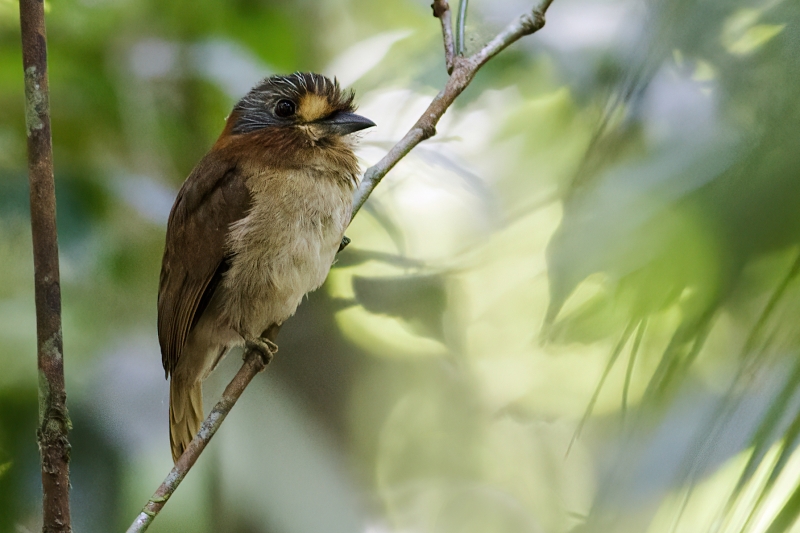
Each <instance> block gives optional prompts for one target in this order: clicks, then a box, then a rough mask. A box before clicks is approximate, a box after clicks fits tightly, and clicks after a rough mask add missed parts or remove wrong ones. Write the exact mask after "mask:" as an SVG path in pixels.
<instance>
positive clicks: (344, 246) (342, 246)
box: [336, 235, 350, 253]
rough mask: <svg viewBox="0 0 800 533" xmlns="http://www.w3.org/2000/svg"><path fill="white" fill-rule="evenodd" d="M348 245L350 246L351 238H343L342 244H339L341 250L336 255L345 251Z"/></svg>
mask: <svg viewBox="0 0 800 533" xmlns="http://www.w3.org/2000/svg"><path fill="white" fill-rule="evenodd" d="M348 244H350V237H348V236H347V235H345V236H344V237H342V242H341V243H340V244H339V249H338V250H337V251H336V253H339V252H341V251H342V250H344V249H345V248H346V247H347V245H348Z"/></svg>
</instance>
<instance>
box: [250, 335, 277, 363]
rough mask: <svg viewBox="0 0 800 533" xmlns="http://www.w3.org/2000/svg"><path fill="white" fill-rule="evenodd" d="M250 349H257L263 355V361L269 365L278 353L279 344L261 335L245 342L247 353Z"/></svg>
mask: <svg viewBox="0 0 800 533" xmlns="http://www.w3.org/2000/svg"><path fill="white" fill-rule="evenodd" d="M250 350H253V351H255V352H256V353H258V355H260V356H261V361H262V362H263V363H264V366H267V365H269V364H270V362H271V361H272V357H273V356H274V355H275V354H276V353H278V345H277V344H275V343H274V342H272V341H271V340H269V339H265V338H264V337H259V338H256V339H251V340H248V341H246V342H245V353H247V352H249V351H250Z"/></svg>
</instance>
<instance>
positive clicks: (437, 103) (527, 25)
mask: <svg viewBox="0 0 800 533" xmlns="http://www.w3.org/2000/svg"><path fill="white" fill-rule="evenodd" d="M462 1H463V0H462ZM552 2H553V0H542V3H541V4H540V5H539V7H537V8H536V9H534V10H532V11H531V12H530V13H525V14H524V15H522V16H520V17H519V18H518V19H517V20H515V21H514V22H512V23H511V24H510V25H509V26H508V27H506V28H505V29H504V30H503V31H502V32H500V34H499V35H498V36H497V37H495V38H494V39H492V40H491V41H490V42H489V43H488V44H487V45H486V46H484V47H483V48H482V49H481V50H480V51H478V52H477V53H475V54H474V55H472V56H469V57H460V56H455V55H453V34H452V29H451V24H450V8H449V6H448V4H447V1H446V0H434V2H433V14H434V16H436V17H437V18H439V19H440V20H441V21H442V34H443V39H444V47H445V56H446V58H447V57H451V58H452V59H451V61H448V72H452V73H451V76H450V78H449V79H448V80H447V84H446V85H445V87H444V89H443V90H442V91H441V92H440V93H439V94H438V95H436V97H435V98H434V99H433V101H432V102H431V103H430V105H429V106H428V109H427V110H425V113H423V115H422V116H421V117H420V118H419V119H418V120H417V122H416V124H414V126H413V127H412V128H411V129H410V130H409V131H408V133H406V135H405V136H404V137H403V138H402V139H401V140H400V141H399V142H398V143H397V144H395V145H394V146H393V147H392V149H391V150H389V153H387V154H386V155H385V156H384V157H383V159H381V160H380V161H379V162H378V163H377V164H375V165H374V166H372V167H370V168H368V169H367V171H366V172H365V173H364V178H363V179H362V180H361V186H360V187H359V189H358V191H356V194H355V195H354V198H353V215H352V217H355V216H356V213H358V211H359V210H360V209H361V207H362V206H363V205H364V202H366V201H367V198H369V196H370V195H371V194H372V191H373V190H374V189H375V187H377V185H378V183H380V181H381V180H382V179H383V177H384V176H385V175H386V174H387V173H388V172H389V171H390V170H391V169H392V168H393V167H394V166H395V165H396V164H397V162H398V161H400V160H401V159H402V158H403V157H405V156H406V155H408V153H409V152H410V151H411V150H412V149H413V148H414V147H415V146H416V145H418V144H419V143H420V142H422V141H424V140H425V139H429V138H430V137H433V136H434V135H435V134H436V124H438V122H439V119H441V118H442V115H444V113H445V111H447V109H448V108H449V107H450V106H451V105H452V103H453V102H454V101H455V99H456V98H457V97H458V95H460V94H461V93H462V92H463V91H464V89H465V88H466V87H467V85H469V83H470V82H471V81H472V79H473V78H474V77H475V74H476V73H477V72H478V70H479V69H480V68H481V67H482V66H483V65H484V64H485V63H486V62H487V61H489V60H490V59H491V58H492V57H494V56H495V55H497V54H498V53H500V52H501V51H502V50H504V49H505V48H506V47H508V46H509V45H511V44H512V43H514V42H516V41H517V40H519V39H520V38H521V37H523V36H525V35H530V34H531V33H534V32H536V31H538V30H540V29H541V28H542V27H544V22H545V20H544V15H545V12H546V11H547V8H548V7H550V4H551V3H552ZM451 62H452V69H451V68H450V63H451ZM351 220H352V218H351ZM270 338H271V339H272V337H270ZM272 340H274V339H272ZM257 359H258V357H257V356H256V354H253V353H250V352H247V353H246V355H245V363H244V365H243V366H242V368H241V370H239V373H238V374H236V377H234V378H233V381H231V383H230V384H229V385H228V387H227V388H226V389H225V393H224V394H223V398H222V400H220V402H219V403H218V404H217V405H216V407H214V410H213V411H212V412H211V414H209V415H208V418H206V421H205V422H203V426H202V427H201V429H200V432H199V433H198V434H197V436H196V437H195V438H194V440H192V442H191V444H189V447H188V448H187V449H186V451H185V452H184V453H183V455H182V456H181V457H180V458H179V459H178V462H177V463H175V467H174V468H173V469H172V471H171V472H170V474H169V475H168V476H167V478H166V479H165V480H164V482H163V483H162V484H161V486H160V487H159V488H158V490H157V491H156V493H155V494H154V495H153V497H152V498H151V499H150V500H149V501H148V502H147V505H145V507H144V509H143V510H142V512H141V513H140V514H139V516H138V517H137V518H136V521H135V522H134V523H133V525H131V527H130V528H128V531H127V533H141V532H143V531H145V530H146V529H147V527H148V526H149V525H150V523H151V522H152V521H153V519H154V518H155V516H156V515H157V514H158V513H159V512H160V511H161V509H162V508H163V507H164V504H165V503H166V502H167V500H168V499H169V497H170V496H171V495H172V493H173V492H174V491H175V489H176V488H177V486H178V484H179V483H180V482H181V481H182V480H183V478H184V477H185V476H186V473H187V472H188V471H189V469H190V468H191V467H192V465H194V463H195V461H196V460H197V458H198V456H199V455H200V452H202V451H203V449H204V448H205V446H206V444H208V441H209V440H210V439H211V437H212V436H214V433H215V432H216V431H217V428H219V426H220V424H222V421H223V420H224V419H225V416H226V415H227V414H228V412H229V411H230V410H231V408H232V407H233V405H234V404H235V403H236V400H238V399H239V396H241V394H242V391H244V389H245V387H246V386H247V384H248V383H250V381H251V380H252V379H253V377H254V376H255V375H256V374H257V373H258V372H260V371H261V370H262V369H263V367H262V368H255V367H253V365H256V364H257V362H256V360H257Z"/></svg>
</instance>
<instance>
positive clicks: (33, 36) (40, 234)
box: [19, 0, 72, 533]
mask: <svg viewBox="0 0 800 533" xmlns="http://www.w3.org/2000/svg"><path fill="white" fill-rule="evenodd" d="M19 13H20V26H21V30H22V65H23V69H24V71H25V122H26V130H27V134H28V174H29V176H28V177H29V182H30V202H31V233H32V236H33V268H34V286H35V300H36V338H37V344H38V350H37V362H38V367H39V428H38V429H37V432H36V434H37V438H38V441H39V453H40V454H41V457H42V522H43V524H42V532H43V533H69V532H71V531H72V526H71V522H70V511H69V454H70V445H69V440H68V439H67V433H68V431H69V428H70V422H69V416H68V415H67V405H66V404H67V395H66V391H65V389H64V353H63V346H62V340H61V283H60V279H59V267H58V234H57V233H56V193H55V180H54V179H53V145H52V140H51V137H50V103H49V91H48V84H47V35H46V31H45V24H44V4H43V3H42V2H41V0H21V1H20V3H19Z"/></svg>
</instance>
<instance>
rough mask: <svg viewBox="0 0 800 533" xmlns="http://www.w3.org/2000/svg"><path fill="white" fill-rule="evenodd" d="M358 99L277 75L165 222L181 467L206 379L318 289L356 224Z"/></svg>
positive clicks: (166, 319) (237, 119)
mask: <svg viewBox="0 0 800 533" xmlns="http://www.w3.org/2000/svg"><path fill="white" fill-rule="evenodd" d="M353 97H354V95H353V93H352V91H343V90H341V89H340V87H339V84H338V83H337V82H336V81H331V80H330V79H328V78H326V77H324V76H321V75H319V74H311V73H295V74H292V75H290V76H272V77H269V78H267V79H265V80H263V81H262V82H261V83H259V84H258V85H257V86H256V87H255V88H253V89H252V90H251V91H250V92H249V93H248V94H247V95H246V96H245V97H244V98H242V99H241V100H240V101H239V102H238V103H237V104H236V106H235V107H234V108H233V112H232V113H231V114H230V116H229V117H228V118H227V121H226V125H225V129H224V130H223V131H222V134H221V135H220V137H219V139H217V142H216V143H215V144H214V146H213V147H212V148H211V151H209V152H208V154H206V156H205V157H203V159H202V160H201V161H200V162H199V163H198V164H197V166H196V167H195V168H194V170H192V172H191V174H190V175H189V177H188V178H187V179H186V181H185V182H184V183H183V186H182V187H181V189H180V192H179V193H178V197H177V199H176V200H175V204H174V205H173V207H172V211H171V212H170V216H169V223H168V226H167V238H166V246H165V249H164V258H163V262H162V267H161V280H160V288H159V293H158V338H159V342H160V344H161V356H162V362H163V364H164V370H165V371H166V375H167V377H169V376H170V375H171V379H170V395H169V425H170V444H171V446H172V457H173V459H174V460H175V461H177V459H178V457H180V455H181V454H182V453H183V451H184V450H185V449H186V447H187V446H188V445H189V443H190V442H191V440H192V438H193V437H194V435H195V434H196V433H197V431H198V430H199V428H200V424H201V422H202V420H203V396H202V382H203V380H204V379H205V378H206V377H207V376H208V375H209V373H210V372H211V371H212V370H213V369H214V367H215V366H216V365H217V364H218V363H219V361H220V360H221V359H222V358H223V357H224V356H225V354H226V353H227V351H228V350H229V349H230V348H232V347H234V346H240V345H247V346H249V347H252V348H255V349H257V350H259V351H260V352H261V353H262V355H263V356H264V357H267V358H268V357H271V355H272V354H273V353H274V351H275V350H276V349H277V347H276V346H275V345H274V344H273V343H272V341H271V340H269V339H267V338H266V332H267V331H268V330H269V329H270V328H273V327H275V326H280V324H281V323H282V322H283V321H284V320H286V319H287V318H289V317H290V316H291V315H292V314H294V312H295V309H296V308H297V306H298V305H299V304H300V301H301V299H302V298H303V296H304V295H305V294H306V293H308V292H310V291H313V290H314V289H316V288H318V287H319V286H320V285H322V283H323V281H324V280H325V277H326V276H327V275H328V270H329V269H330V267H331V264H332V263H333V260H334V257H335V254H336V253H337V251H338V250H339V247H340V244H341V243H344V242H345V241H343V239H345V237H344V230H345V228H346V227H347V225H348V223H349V221H350V214H351V206H352V194H353V190H354V188H355V187H356V184H357V179H358V178H357V176H358V163H357V160H356V157H355V155H354V153H353V144H354V140H353V138H352V137H350V136H349V134H351V133H354V132H357V131H359V130H362V129H364V128H368V127H371V126H374V125H375V124H374V123H373V122H372V121H370V120H369V119H366V118H364V117H362V116H359V115H356V114H355V113H354V111H355V106H354V105H353Z"/></svg>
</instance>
